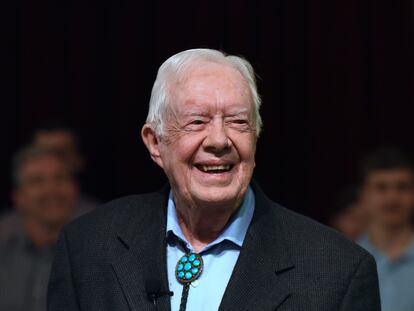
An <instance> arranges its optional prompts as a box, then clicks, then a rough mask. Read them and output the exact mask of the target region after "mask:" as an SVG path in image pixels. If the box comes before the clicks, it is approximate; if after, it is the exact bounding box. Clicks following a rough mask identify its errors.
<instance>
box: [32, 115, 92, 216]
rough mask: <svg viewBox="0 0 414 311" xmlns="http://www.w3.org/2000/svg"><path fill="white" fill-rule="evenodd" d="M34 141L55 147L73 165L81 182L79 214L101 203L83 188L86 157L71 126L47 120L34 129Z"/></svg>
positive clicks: (62, 122) (51, 147) (74, 171)
mask: <svg viewBox="0 0 414 311" xmlns="http://www.w3.org/2000/svg"><path fill="white" fill-rule="evenodd" d="M32 142H33V144H34V145H37V146H41V147H46V148H49V149H53V150H55V151H56V152H57V153H60V154H61V156H62V157H64V158H65V159H66V161H67V162H68V164H69V165H70V166H71V169H72V171H73V173H74V174H75V175H76V177H77V178H78V180H79V182H80V183H81V185H80V188H81V189H80V195H79V201H78V203H77V213H78V215H80V214H83V213H86V212H89V211H91V210H93V209H94V208H95V207H96V206H98V205H99V203H100V200H98V199H96V198H94V197H93V196H91V195H89V194H86V193H85V192H84V191H83V189H82V188H83V187H82V174H83V173H84V171H85V159H84V157H83V156H82V154H81V152H80V148H79V139H78V136H77V134H76V132H75V130H74V129H73V128H72V127H71V126H69V125H68V124H67V123H66V122H64V121H60V120H50V121H47V122H45V123H43V124H41V125H40V126H38V127H37V129H36V130H35V131H34V134H33V141H32Z"/></svg>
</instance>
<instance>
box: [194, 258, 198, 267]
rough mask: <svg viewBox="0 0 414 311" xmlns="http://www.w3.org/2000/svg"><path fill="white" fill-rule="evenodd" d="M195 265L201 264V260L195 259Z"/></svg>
mask: <svg viewBox="0 0 414 311" xmlns="http://www.w3.org/2000/svg"><path fill="white" fill-rule="evenodd" d="M193 265H194V266H196V267H198V266H199V265H200V260H198V259H196V260H194V262H193Z"/></svg>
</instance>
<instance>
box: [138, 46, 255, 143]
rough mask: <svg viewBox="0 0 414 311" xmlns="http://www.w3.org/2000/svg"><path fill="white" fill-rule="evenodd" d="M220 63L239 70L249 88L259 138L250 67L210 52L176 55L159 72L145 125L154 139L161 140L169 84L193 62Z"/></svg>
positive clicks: (200, 50)
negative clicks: (156, 137) (158, 136)
mask: <svg viewBox="0 0 414 311" xmlns="http://www.w3.org/2000/svg"><path fill="white" fill-rule="evenodd" d="M199 61H204V62H206V61H207V62H214V63H222V64H226V65H229V66H231V67H233V68H234V69H236V70H238V71H239V72H240V73H241V75H242V76H243V78H244V79H245V80H246V82H247V83H248V85H249V88H250V92H251V95H252V100H253V104H254V112H255V119H256V136H257V137H259V134H260V131H261V129H262V125H263V123H262V118H261V117H260V105H261V99H260V96H259V93H258V92H257V85H256V76H255V72H254V70H253V67H252V65H251V64H250V63H249V62H248V61H247V60H246V59H244V58H241V57H239V56H234V55H226V54H224V53H223V52H221V51H217V50H212V49H190V50H186V51H183V52H179V53H177V54H175V55H173V56H171V57H170V58H168V59H167V60H166V61H165V62H164V63H163V64H162V65H161V66H160V68H159V69H158V73H157V78H156V79H155V82H154V85H153V87H152V92H151V99H150V102H149V111H148V116H147V120H146V122H147V123H149V124H151V125H152V127H153V128H154V130H155V132H156V134H157V135H160V136H162V135H163V132H164V121H165V118H166V117H167V116H166V110H167V109H166V108H167V105H168V97H169V95H170V94H168V92H169V88H168V83H169V82H170V81H171V80H173V79H178V78H180V75H181V74H182V73H183V72H184V71H185V70H186V69H188V67H189V66H190V65H191V64H193V63H196V62H199Z"/></svg>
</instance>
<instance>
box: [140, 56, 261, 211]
mask: <svg viewBox="0 0 414 311" xmlns="http://www.w3.org/2000/svg"><path fill="white" fill-rule="evenodd" d="M186 73H187V75H186V77H185V79H181V80H179V81H175V82H172V83H171V84H170V85H169V88H170V98H169V104H168V108H167V109H168V113H167V115H168V117H167V120H166V122H165V124H166V126H165V131H164V135H163V137H162V138H161V139H160V138H158V139H154V141H155V143H153V144H152V146H150V145H149V144H148V142H149V141H150V140H149V139H148V136H146V135H145V132H147V133H148V132H149V131H150V129H149V125H148V124H147V125H145V126H144V129H143V138H144V141H145V142H146V144H147V146H148V148H149V149H150V152H151V155H152V158H153V159H154V160H155V161H156V162H157V163H158V164H159V165H160V166H161V167H162V168H163V169H164V171H165V173H166V175H167V177H168V179H169V181H170V184H171V187H172V190H173V193H174V197H175V200H176V201H178V202H185V203H186V204H187V205H190V206H202V205H215V206H229V205H230V206H233V207H234V208H237V206H238V205H239V204H240V202H241V200H242V199H243V196H244V194H245V192H246V190H247V187H248V185H249V182H250V180H251V177H252V174H253V169H254V166H255V162H254V156H255V151H256V131H255V115H254V109H253V103H252V96H251V93H250V89H249V87H248V84H247V82H246V81H245V80H244V79H243V76H242V75H241V74H240V73H239V72H238V71H237V70H236V69H234V68H232V67H230V66H227V65H223V64H217V63H210V62H209V63H202V64H197V65H196V66H192V67H191V68H190V69H188V70H187V71H186Z"/></svg>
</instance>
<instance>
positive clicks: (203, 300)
mask: <svg viewBox="0 0 414 311" xmlns="http://www.w3.org/2000/svg"><path fill="white" fill-rule="evenodd" d="M254 205H255V198H254V193H253V191H252V189H251V188H250V187H249V188H248V190H247V192H246V194H245V197H244V200H243V203H242V205H241V207H240V208H239V209H238V210H237V212H236V214H234V215H233V216H232V218H231V219H230V221H229V224H228V225H227V226H226V227H225V229H224V231H223V232H222V233H221V234H220V236H219V237H217V239H216V240H214V241H213V242H211V243H210V244H208V245H207V246H206V247H204V248H203V249H202V250H201V251H200V252H199V254H200V255H201V256H202V259H203V261H204V269H203V272H202V273H201V275H200V277H199V278H198V280H196V281H194V282H192V283H191V285H190V290H189V295H188V300H187V308H186V310H188V311H210V310H218V308H219V305H220V302H221V299H222V298H223V294H224V291H225V289H226V286H227V283H228V282H229V279H230V276H231V274H232V272H233V268H234V266H235V264H236V261H237V258H238V256H239V253H240V249H241V247H242V245H243V241H244V238H245V236H246V232H247V228H248V227H249V225H250V222H251V220H252V217H253V212H254ZM167 242H168V243H167V268H168V282H169V286H170V290H171V291H173V292H174V295H173V296H172V297H171V310H172V311H178V310H179V306H180V302H181V294H182V290H183V285H181V284H180V283H179V282H178V281H177V279H176V277H175V267H176V264H177V261H178V260H179V259H180V258H181V256H183V255H184V254H185V253H186V248H187V250H188V251H190V252H191V251H194V250H193V247H192V246H191V244H190V243H188V241H187V240H186V238H185V237H184V235H183V233H182V231H181V228H180V226H179V223H178V220H177V214H176V210H175V205H174V200H173V197H172V193H171V192H170V196H169V199H168V212H167Z"/></svg>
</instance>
